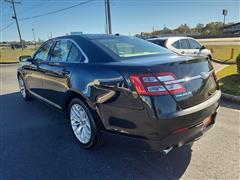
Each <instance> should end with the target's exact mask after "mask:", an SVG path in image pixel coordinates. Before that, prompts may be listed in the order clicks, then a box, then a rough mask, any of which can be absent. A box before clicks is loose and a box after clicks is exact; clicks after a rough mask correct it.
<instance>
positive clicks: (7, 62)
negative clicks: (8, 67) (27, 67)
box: [0, 62, 19, 64]
mask: <svg viewBox="0 0 240 180" xmlns="http://www.w3.org/2000/svg"><path fill="white" fill-rule="evenodd" d="M18 63H19V62H0V64H18Z"/></svg>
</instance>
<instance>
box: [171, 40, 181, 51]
mask: <svg viewBox="0 0 240 180" xmlns="http://www.w3.org/2000/svg"><path fill="white" fill-rule="evenodd" d="M172 46H173V47H175V48H176V49H180V43H179V41H176V42H174V43H173V44H172Z"/></svg>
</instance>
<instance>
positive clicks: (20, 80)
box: [18, 75, 31, 101]
mask: <svg viewBox="0 0 240 180" xmlns="http://www.w3.org/2000/svg"><path fill="white" fill-rule="evenodd" d="M18 84H19V90H20V94H21V96H22V98H23V99H24V100H25V101H28V100H30V99H31V97H30V95H29V92H28V90H27V88H26V85H25V81H24V79H23V77H22V76H21V75H19V76H18Z"/></svg>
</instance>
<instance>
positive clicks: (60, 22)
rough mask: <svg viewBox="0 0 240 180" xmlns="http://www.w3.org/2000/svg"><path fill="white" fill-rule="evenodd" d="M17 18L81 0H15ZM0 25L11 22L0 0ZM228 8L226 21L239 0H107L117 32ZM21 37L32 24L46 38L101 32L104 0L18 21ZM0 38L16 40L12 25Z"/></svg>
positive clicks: (193, 20)
mask: <svg viewBox="0 0 240 180" xmlns="http://www.w3.org/2000/svg"><path fill="white" fill-rule="evenodd" d="M18 1H20V2H21V4H18V5H16V9H17V13H18V16H19V18H25V17H29V16H34V15H38V14H42V13H45V12H49V11H54V10H58V9H61V8H64V7H67V6H71V5H74V4H77V3H80V2H84V1H85V0H82V1H79V0H69V1H67V0H18ZM0 2H1V3H0V29H2V28H3V27H5V26H6V25H8V24H9V23H11V22H12V21H13V20H11V18H10V17H11V14H12V9H11V8H10V6H9V4H8V3H6V2H4V0H0ZM223 8H226V9H228V11H229V13H228V15H227V17H226V22H239V21H240V0H111V12H112V13H111V14H112V29H113V32H114V33H116V32H118V33H120V34H127V35H129V34H131V35H134V34H136V33H140V32H144V31H152V28H153V27H154V29H155V30H156V29H161V28H163V27H164V25H166V26H167V27H169V28H176V27H177V26H178V25H180V24H183V23H186V24H188V25H189V26H191V27H193V26H195V25H196V24H197V23H203V24H206V23H208V22H210V21H223V16H222V9H223ZM20 28H21V31H22V36H23V39H26V40H32V39H33V35H32V28H34V29H35V33H36V37H37V38H41V39H44V40H46V39H47V38H48V35H49V33H50V32H52V33H53V36H60V35H64V34H66V33H69V32H71V31H83V32H84V33H104V32H105V10H104V0H95V1H93V2H91V3H89V4H85V5H82V6H78V7H75V8H73V9H70V10H66V11H63V12H61V13H57V14H52V15H48V16H45V17H40V18H36V19H31V20H26V21H20ZM3 40H8V41H10V40H18V34H17V29H16V25H15V24H13V25H12V26H10V27H9V28H8V29H6V30H4V31H2V32H1V39H0V41H3Z"/></svg>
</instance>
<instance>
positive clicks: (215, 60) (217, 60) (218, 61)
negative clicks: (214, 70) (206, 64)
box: [211, 59, 236, 65]
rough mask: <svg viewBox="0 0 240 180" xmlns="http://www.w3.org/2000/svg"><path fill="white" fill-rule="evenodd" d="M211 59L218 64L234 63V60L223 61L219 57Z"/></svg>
mask: <svg viewBox="0 0 240 180" xmlns="http://www.w3.org/2000/svg"><path fill="white" fill-rule="evenodd" d="M211 61H213V62H215V63H218V64H227V65H232V64H236V62H227V61H226V62H225V61H223V60H222V61H221V60H219V59H211Z"/></svg>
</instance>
